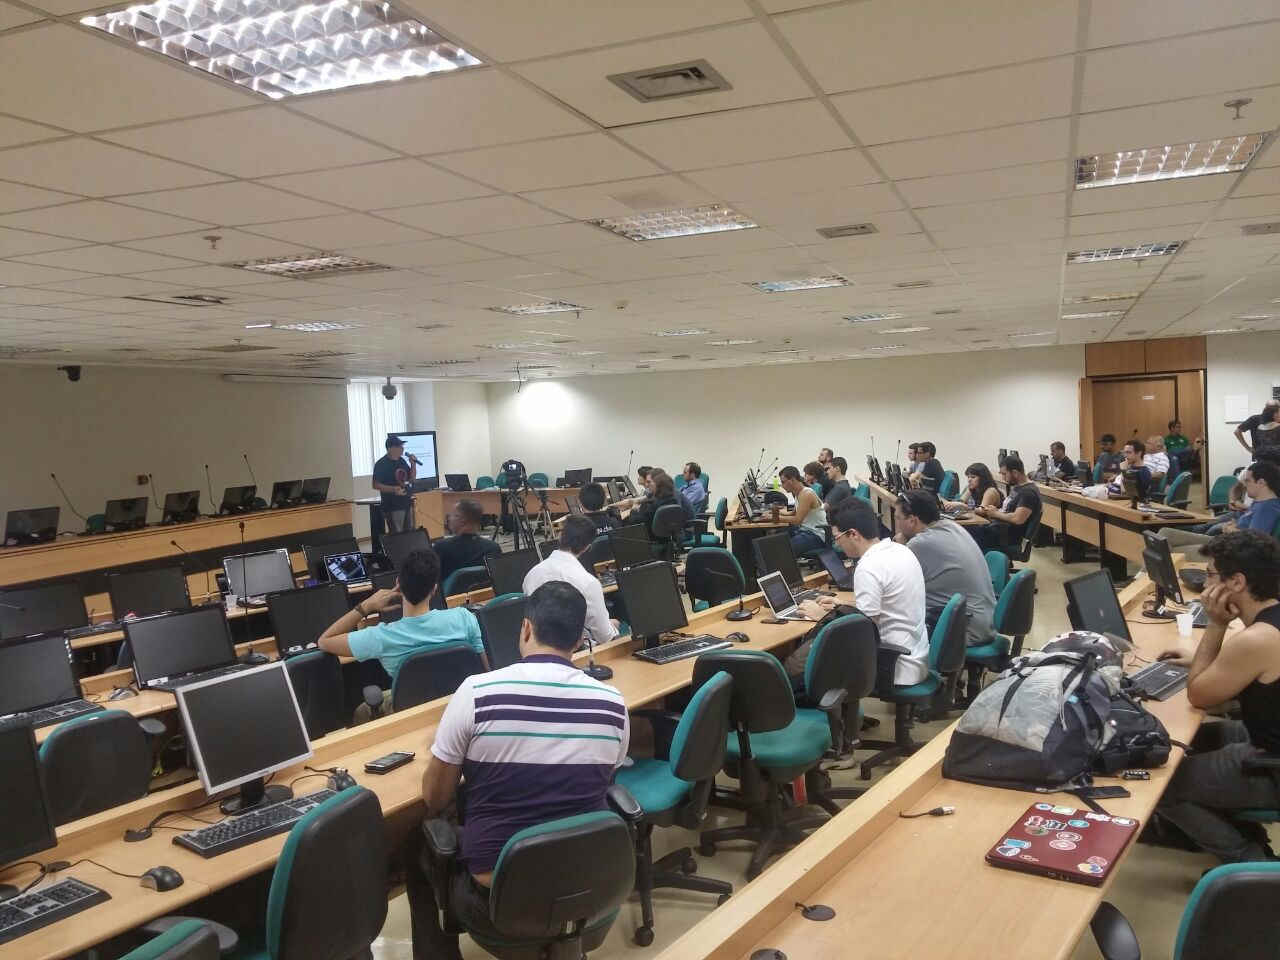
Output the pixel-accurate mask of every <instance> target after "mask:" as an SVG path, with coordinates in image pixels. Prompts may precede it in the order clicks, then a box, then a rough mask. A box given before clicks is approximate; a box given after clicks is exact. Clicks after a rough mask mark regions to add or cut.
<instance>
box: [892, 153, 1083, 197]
mask: <svg viewBox="0 0 1280 960" xmlns="http://www.w3.org/2000/svg"><path fill="white" fill-rule="evenodd" d="M1069 169H1070V167H1069V165H1068V164H1067V163H1066V162H1064V161H1062V160H1051V161H1049V162H1047V163H1028V164H1023V165H1021V166H1016V167H1001V168H1000V169H999V170H980V171H978V172H977V173H953V174H947V175H943V176H937V177H921V178H919V179H916V180H899V181H898V182H897V187H898V189H899V190H901V191H902V195H903V196H904V197H906V198H907V202H908V203H910V204H911V205H912V206H915V207H933V206H938V205H941V204H944V203H962V202H966V201H972V202H977V201H979V200H999V199H1001V198H1003V197H1021V196H1030V195H1031V194H1036V193H1054V192H1056V191H1059V190H1061V189H1063V187H1064V186H1065V184H1066V183H1067V173H1068V170H1069Z"/></svg>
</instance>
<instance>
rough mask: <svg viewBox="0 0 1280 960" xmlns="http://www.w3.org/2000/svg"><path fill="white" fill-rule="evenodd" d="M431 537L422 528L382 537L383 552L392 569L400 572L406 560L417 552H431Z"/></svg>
mask: <svg viewBox="0 0 1280 960" xmlns="http://www.w3.org/2000/svg"><path fill="white" fill-rule="evenodd" d="M430 549H431V535H430V534H429V533H427V531H425V530H423V529H422V528H421V527H415V528H414V529H412V530H401V531H400V532H399V533H384V534H383V535H382V552H383V553H384V554H386V556H387V559H388V560H390V561H391V569H393V570H399V569H400V564H402V563H404V558H405V557H407V556H408V555H409V554H411V553H413V551H415V550H430Z"/></svg>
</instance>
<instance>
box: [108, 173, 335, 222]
mask: <svg viewBox="0 0 1280 960" xmlns="http://www.w3.org/2000/svg"><path fill="white" fill-rule="evenodd" d="M116 199H117V200H118V202H120V203H127V204H129V205H130V206H132V207H142V208H143V209H146V210H156V211H159V212H160V213H171V214H173V215H174V216H179V217H190V218H191V219H192V220H202V221H204V222H206V223H217V224H222V225H224V226H235V225H238V224H247V223H266V222H268V221H272V220H297V219H300V218H302V217H318V216H322V215H324V214H331V213H339V212H340V211H339V209H338V208H337V207H335V206H332V205H330V204H327V203H320V202H319V201H317V200H308V199H305V198H303V197H295V196H293V195H291V194H288V193H282V192H281V191H279V190H272V189H271V188H270V187H263V186H260V185H258V184H256V183H243V182H234V183H214V184H210V185H209V186H205V187H188V188H187V189H185V190H163V191H159V192H157V193H135V194H130V195H129V196H124V197H117V198H116Z"/></svg>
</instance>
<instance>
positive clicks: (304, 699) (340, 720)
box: [284, 650, 347, 740]
mask: <svg viewBox="0 0 1280 960" xmlns="http://www.w3.org/2000/svg"><path fill="white" fill-rule="evenodd" d="M284 668H285V670H287V671H288V672H289V682H290V683H291V684H292V685H293V693H294V696H296V697H297V698H298V707H299V708H300V709H301V710H302V719H303V721H304V722H305V723H306V725H307V738H308V739H310V740H319V739H320V738H321V737H323V736H325V735H326V734H329V733H332V732H333V731H334V730H340V729H341V728H342V727H345V726H346V725H347V724H346V717H345V716H344V714H345V713H346V710H345V703H344V698H345V689H346V688H345V685H344V684H343V681H342V665H341V664H340V663H339V662H338V658H337V657H335V656H334V655H333V654H331V653H325V652H324V651H323V650H311V651H309V652H307V653H303V654H299V655H298V656H296V657H289V658H288V659H287V660H285V662H284Z"/></svg>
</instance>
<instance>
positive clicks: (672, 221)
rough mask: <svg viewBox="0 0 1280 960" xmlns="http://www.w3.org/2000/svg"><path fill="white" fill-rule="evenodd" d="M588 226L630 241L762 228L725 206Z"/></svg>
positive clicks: (655, 213)
mask: <svg viewBox="0 0 1280 960" xmlns="http://www.w3.org/2000/svg"><path fill="white" fill-rule="evenodd" d="M587 223H589V224H591V225H592V226H596V227H600V228H601V229H603V230H608V231H609V232H610V233H616V234H618V236H621V237H626V238H627V239H628V240H663V239H666V238H668V237H693V236H697V235H698V234H702V233H721V232H723V231H725V230H750V229H752V228H754V227H758V226H759V224H758V223H756V222H755V221H754V220H752V219H751V218H750V217H748V216H746V215H745V214H741V213H739V212H738V211H737V210H734V209H733V208H732V207H728V206H725V205H724V204H723V203H708V204H706V205H705V206H701V207H677V208H676V209H674V210H655V211H653V212H651V213H636V214H632V215H631V216H629V217H604V218H601V219H599V220H588V221H587Z"/></svg>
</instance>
